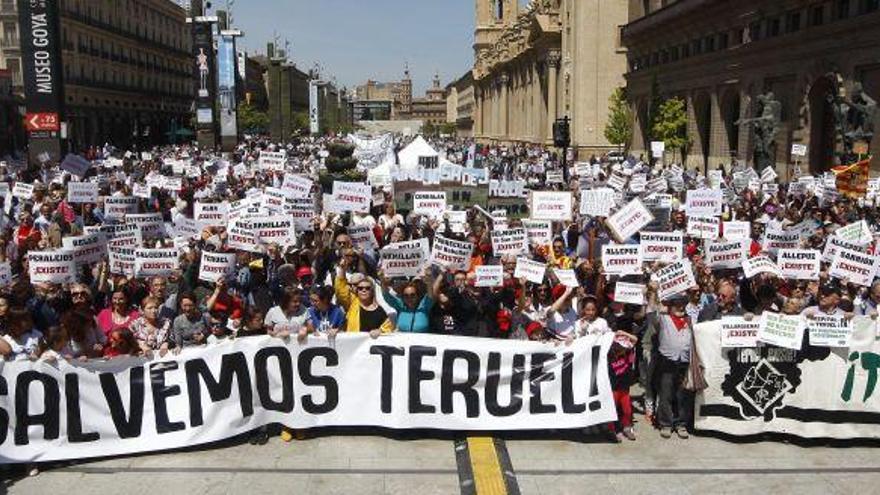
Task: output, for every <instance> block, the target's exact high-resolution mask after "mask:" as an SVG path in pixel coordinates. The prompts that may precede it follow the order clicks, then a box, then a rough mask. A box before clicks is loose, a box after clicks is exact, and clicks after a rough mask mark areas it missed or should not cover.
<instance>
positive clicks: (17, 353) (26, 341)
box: [0, 330, 43, 361]
mask: <svg viewBox="0 0 880 495" xmlns="http://www.w3.org/2000/svg"><path fill="white" fill-rule="evenodd" d="M42 337H43V334H42V333H40V331H39V330H31V331H30V332H27V333H26V334H24V335H22V336H21V338H20V339H18V340H16V339H14V338H12V336H11V335H3V336H0V338H2V339H3V340H5V341H6V342H7V343H8V344H9V347H11V348H12V354H10V355H8V356H6V358H5V359H3V358H0V359H3V360H5V361H25V360H27V359H30V357H31V355H32V354H34V353H36V352H37V347H38V346H39V344H40V339H41V338H42ZM19 342H20V343H19Z"/></svg>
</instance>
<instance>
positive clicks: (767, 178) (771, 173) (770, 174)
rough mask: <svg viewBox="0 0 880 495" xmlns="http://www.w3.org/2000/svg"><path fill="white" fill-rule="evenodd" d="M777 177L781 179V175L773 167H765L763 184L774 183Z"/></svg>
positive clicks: (762, 176) (762, 172) (762, 177)
mask: <svg viewBox="0 0 880 495" xmlns="http://www.w3.org/2000/svg"><path fill="white" fill-rule="evenodd" d="M777 177H779V174H777V173H776V170H774V169H773V167H765V168H764V170H762V171H761V182H773V181H774V180H776V178H777Z"/></svg>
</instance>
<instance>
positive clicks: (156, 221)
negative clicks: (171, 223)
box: [125, 213, 165, 239]
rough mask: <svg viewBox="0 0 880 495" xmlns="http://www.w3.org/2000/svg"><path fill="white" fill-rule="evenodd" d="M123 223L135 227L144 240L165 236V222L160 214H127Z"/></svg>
mask: <svg viewBox="0 0 880 495" xmlns="http://www.w3.org/2000/svg"><path fill="white" fill-rule="evenodd" d="M125 223H127V224H131V225H134V226H136V227H137V228H138V230H140V232H141V237H142V238H144V239H155V238H157V237H164V236H165V222H164V220H163V219H162V214H161V213H129V214H128V215H125Z"/></svg>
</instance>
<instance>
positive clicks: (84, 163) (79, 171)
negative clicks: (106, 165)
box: [60, 153, 92, 177]
mask: <svg viewBox="0 0 880 495" xmlns="http://www.w3.org/2000/svg"><path fill="white" fill-rule="evenodd" d="M91 166H92V162H90V161H88V160H86V159H85V158H83V157H81V156H79V155H74V154H73V153H68V154H67V156H65V157H64V161H62V162H61V166H60V168H61V170H66V171H68V172H70V173H71V174H73V175H75V176H77V177H85V175H86V172H88V171H89V168H91Z"/></svg>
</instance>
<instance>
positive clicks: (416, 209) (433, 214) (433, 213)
mask: <svg viewBox="0 0 880 495" xmlns="http://www.w3.org/2000/svg"><path fill="white" fill-rule="evenodd" d="M444 211H446V192H445V191H419V192H416V193H415V194H413V213H414V214H416V215H424V216H426V217H428V218H440V217H442V216H443V212H444Z"/></svg>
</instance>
